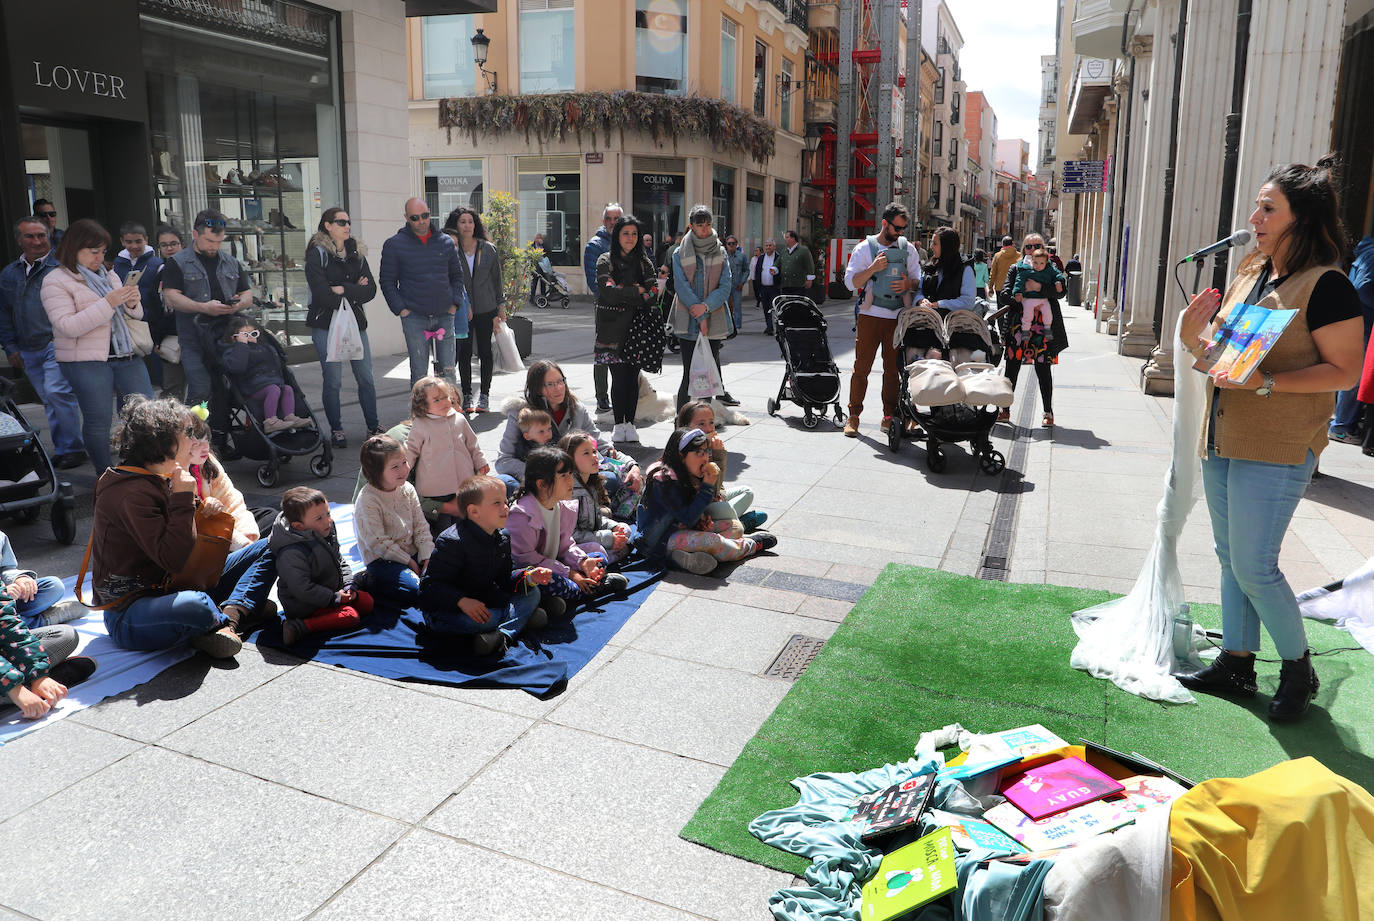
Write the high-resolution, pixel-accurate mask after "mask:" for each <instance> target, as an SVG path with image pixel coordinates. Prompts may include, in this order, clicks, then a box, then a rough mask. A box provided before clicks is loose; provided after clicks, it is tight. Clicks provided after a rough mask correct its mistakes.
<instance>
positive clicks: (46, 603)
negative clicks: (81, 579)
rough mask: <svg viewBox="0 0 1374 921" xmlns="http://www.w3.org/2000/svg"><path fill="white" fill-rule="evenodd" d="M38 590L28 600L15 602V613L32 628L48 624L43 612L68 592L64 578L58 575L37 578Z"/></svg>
mask: <svg viewBox="0 0 1374 921" xmlns="http://www.w3.org/2000/svg"><path fill="white" fill-rule="evenodd" d="M35 581H36V582H37V583H38V591H37V592H35V593H34V596H33V597H32V598H30V599H29V600H28V601H16V602H15V603H14V613H16V614H18V615H19V619H20V620H22V621H23V622H24V626H26V627H29V628H30V629H32V628H33V627H42V626H44V625H45V624H46V620H45V619H44V617H43V614H44V613H45V612H46V611H47V610H48V608H50V607H52V606H53V605H55V604H57V603H58V602H59V601H61V600H62V596H63V595H65V594H67V589H66V587H65V586H64V585H63V584H62V580H61V579H59V578H57V577H56V576H39V577H38V578H37V579H36V580H35Z"/></svg>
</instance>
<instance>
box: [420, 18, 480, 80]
mask: <svg viewBox="0 0 1374 921" xmlns="http://www.w3.org/2000/svg"><path fill="white" fill-rule="evenodd" d="M473 30H474V26H473V24H472V15H471V14H463V15H458V16H425V17H423V18H422V19H421V20H420V49H421V54H420V57H421V63H422V65H423V67H424V93H425V98H426V99H443V98H444V97H446V96H471V95H473V94H474V93H476V92H477V72H476V70H475V68H474V65H473V63H472V33H473Z"/></svg>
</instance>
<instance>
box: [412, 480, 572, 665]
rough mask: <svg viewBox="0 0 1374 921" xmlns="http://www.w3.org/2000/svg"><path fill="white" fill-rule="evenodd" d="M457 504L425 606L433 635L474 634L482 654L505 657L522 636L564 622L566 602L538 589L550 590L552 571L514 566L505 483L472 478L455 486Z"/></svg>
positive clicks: (427, 584)
mask: <svg viewBox="0 0 1374 921" xmlns="http://www.w3.org/2000/svg"><path fill="white" fill-rule="evenodd" d="M458 506H459V510H460V517H459V519H458V521H456V522H454V524H453V525H452V526H451V527H449V528H448V529H447V530H445V531H444V532H443V533H442V534H440V535H439V539H438V540H437V541H436V542H435V544H434V555H433V556H432V557H430V559H429V566H428V567H427V568H426V569H425V577H424V579H422V580H421V582H420V607H421V610H422V611H423V613H424V616H425V623H426V624H428V625H429V628H430V629H431V630H433V631H435V632H436V633H444V634H459V635H466V636H471V637H472V638H473V650H474V651H475V652H476V653H477V654H478V655H491V654H493V653H501V652H503V651H504V650H505V648H506V646H508V645H509V644H510V643H511V641H513V640H514V639H515V638H516V637H517V636H519V635H520V634H522V633H524V632H526V631H529V630H542V629H543V628H544V627H545V626H547V625H548V622H549V619H550V618H558V617H562V616H563V614H564V613H565V612H566V611H567V605H566V604H565V603H564V601H563V599H561V598H557V597H555V596H553V595H549V594H544V593H542V592H541V591H540V589H539V587H538V586H541V585H548V583H549V580H550V579H551V578H552V577H553V571H552V570H550V569H548V568H547V567H544V566H517V565H516V563H515V562H514V561H513V559H512V557H511V542H510V534H509V533H508V532H507V531H506V530H505V526H506V520H507V518H508V516H509V514H510V509H509V508H508V507H507V506H506V484H504V483H502V482H501V481H500V480H499V479H497V478H496V477H493V476H474V477H469V478H468V479H466V480H464V481H463V483H462V485H461V486H459V487H458Z"/></svg>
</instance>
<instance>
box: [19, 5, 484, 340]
mask: <svg viewBox="0 0 1374 921" xmlns="http://www.w3.org/2000/svg"><path fill="white" fill-rule="evenodd" d="M465 5H466V6H468V7H469V8H470V7H472V6H473V4H465ZM477 5H481V4H477ZM85 6H87V7H88V8H87V9H86V10H85V11H84V12H83V13H82V15H80V16H72V15H70V11H69V10H67V5H65V4H46V5H45V4H39V3H6V4H4V8H3V14H0V15H3V28H4V36H3V42H4V45H5V48H6V52H7V55H8V59H9V62H10V66H9V67H7V68H5V69H4V71H3V73H0V98H3V99H6V100H9V101H10V102H11V103H12V104H11V105H10V106H6V107H4V108H3V109H0V149H2V150H3V151H4V156H3V158H0V162H3V163H4V168H3V175H2V176H0V189H2V191H0V218H3V222H4V226H5V227H7V228H8V227H10V226H12V225H13V223H14V221H15V220H16V219H18V218H19V217H21V216H23V215H25V214H28V213H30V212H31V211H32V210H33V203H34V201H36V200H37V199H40V198H45V199H48V200H49V201H51V202H53V204H54V206H55V207H56V210H57V212H58V224H59V226H62V227H65V226H67V225H68V224H69V223H70V222H71V221H73V220H75V219H78V218H85V217H89V218H94V219H96V220H98V221H100V222H101V224H103V225H104V226H105V227H106V228H108V229H109V230H110V231H111V232H112V233H116V232H117V230H118V228H119V226H120V225H121V224H122V223H124V222H125V221H137V222H140V223H142V224H144V225H145V226H146V227H147V229H148V230H149V232H150V233H152V232H155V228H156V227H157V226H158V225H164V224H170V225H174V226H175V227H177V228H178V229H180V230H182V231H183V232H185V231H189V229H190V222H191V219H192V218H193V217H194V215H195V213H196V212H197V211H199V210H201V209H202V208H207V207H209V208H217V209H219V210H221V211H223V212H224V213H225V215H226V216H227V217H228V218H229V220H230V225H229V233H228V238H227V239H228V243H227V246H228V247H229V249H230V250H231V251H232V252H233V253H234V255H235V256H236V257H238V258H239V259H240V261H242V262H243V263H244V264H245V265H246V266H247V267H248V270H249V274H250V277H251V278H252V281H253V285H254V290H255V292H256V294H257V296H258V300H259V305H260V306H259V310H260V312H261V314H262V319H263V321H264V322H265V323H266V325H267V326H268V327H269V328H272V329H274V330H276V331H278V332H280V333H281V334H283V336H284V337H285V338H286V340H287V341H288V342H289V344H290V351H291V354H292V356H293V358H294V359H299V360H304V359H313V357H314V350H313V347H311V346H310V345H309V343H310V335H309V330H308V329H307V328H306V327H305V325H304V314H305V305H306V303H307V302H308V294H307V291H306V287H305V275H304V270H303V265H304V259H305V253H306V248H307V246H308V242H309V238H310V236H311V235H312V234H313V233H314V231H315V226H316V224H317V223H318V221H319V217H320V214H321V212H322V211H323V209H325V208H328V207H331V206H333V205H341V206H343V207H345V208H347V209H348V210H349V211H350V212H351V216H352V218H353V220H354V225H353V227H354V232H355V234H357V235H358V236H359V237H360V238H362V239H364V240H365V241H368V242H370V243H373V245H374V246H376V245H379V244H380V242H381V240H382V239H383V238H384V237H385V236H386V235H388V234H390V233H392V232H394V230H395V226H396V224H397V223H398V221H397V218H398V216H399V214H400V210H401V209H400V203H401V201H402V200H403V199H404V198H405V195H406V193H407V190H408V189H409V188H410V183H409V181H408V176H407V172H406V169H405V166H404V163H405V133H406V56H405V53H406V47H405V34H406V28H405V6H404V4H402V3H400V2H396V0H323V2H319V3H314V4H304V3H295V2H288V0H103V2H101V3H99V4H86V5H85ZM76 61H79V62H80V64H79V66H78V65H77V64H75V63H73V62H76ZM5 238H6V239H5V253H6V255H7V257H8V258H11V259H12V258H14V257H15V255H16V254H17V253H16V251H15V250H16V247H15V241H14V239H13V238H12V235H11V234H8V233H7V234H5ZM115 251H116V252H117V248H116V250H115ZM368 309H369V311H376V312H382V313H384V312H385V310H386V308H385V305H383V304H382V303H381V301H380V299H379V300H378V301H377V302H376V303H374V304H373V305H370V306H369V308H368ZM391 326H392V324H385V323H379V324H375V325H374V327H373V328H374V330H375V332H373V334H372V341H373V346H374V348H376V349H378V350H379V351H391V350H394V349H396V348H399V347H400V344H401V336H400V331H399V329H395V330H392V329H390V327H391ZM393 333H394V335H393ZM393 340H394V341H393Z"/></svg>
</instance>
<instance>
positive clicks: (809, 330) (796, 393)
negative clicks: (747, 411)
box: [768, 294, 844, 429]
mask: <svg viewBox="0 0 1374 921" xmlns="http://www.w3.org/2000/svg"><path fill="white" fill-rule="evenodd" d="M773 335H774V336H775V337H776V338H777V340H778V347H779V348H780V349H782V360H783V363H784V365H786V371H785V372H784V373H783V378H782V385H781V386H780V387H779V388H778V396H777V399H774V398H772V397H769V398H768V415H770V416H776V415H777V414H778V407H779V406H781V405H782V401H783V400H790V401H792V402H793V403H796V404H797V405H798V406H800V407H801V408H802V410H803V411H804V412H805V415H804V416H802V424H803V425H805V426H806V427H807V428H809V429H813V428H815V427H816V426H817V425H818V424H819V423H820V421H821V419H822V418H823V417H824V416H825V414H826V410H827V409H830V408H833V409H834V416H833V417H832V418H834V420H835V424H836V425H844V410H842V409H841V408H840V369H839V368H837V367H835V360H834V359H833V358H831V357H830V340H829V339H828V338H827V336H826V323H825V317H824V316H822V315H821V311H820V308H818V307H817V306H816V304H815V302H814V301H812V300H811V298H809V297H804V296H803V295H800V294H780V295H778V297H776V298H775V299H774V300H773ZM817 410H820V411H819V412H817Z"/></svg>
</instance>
